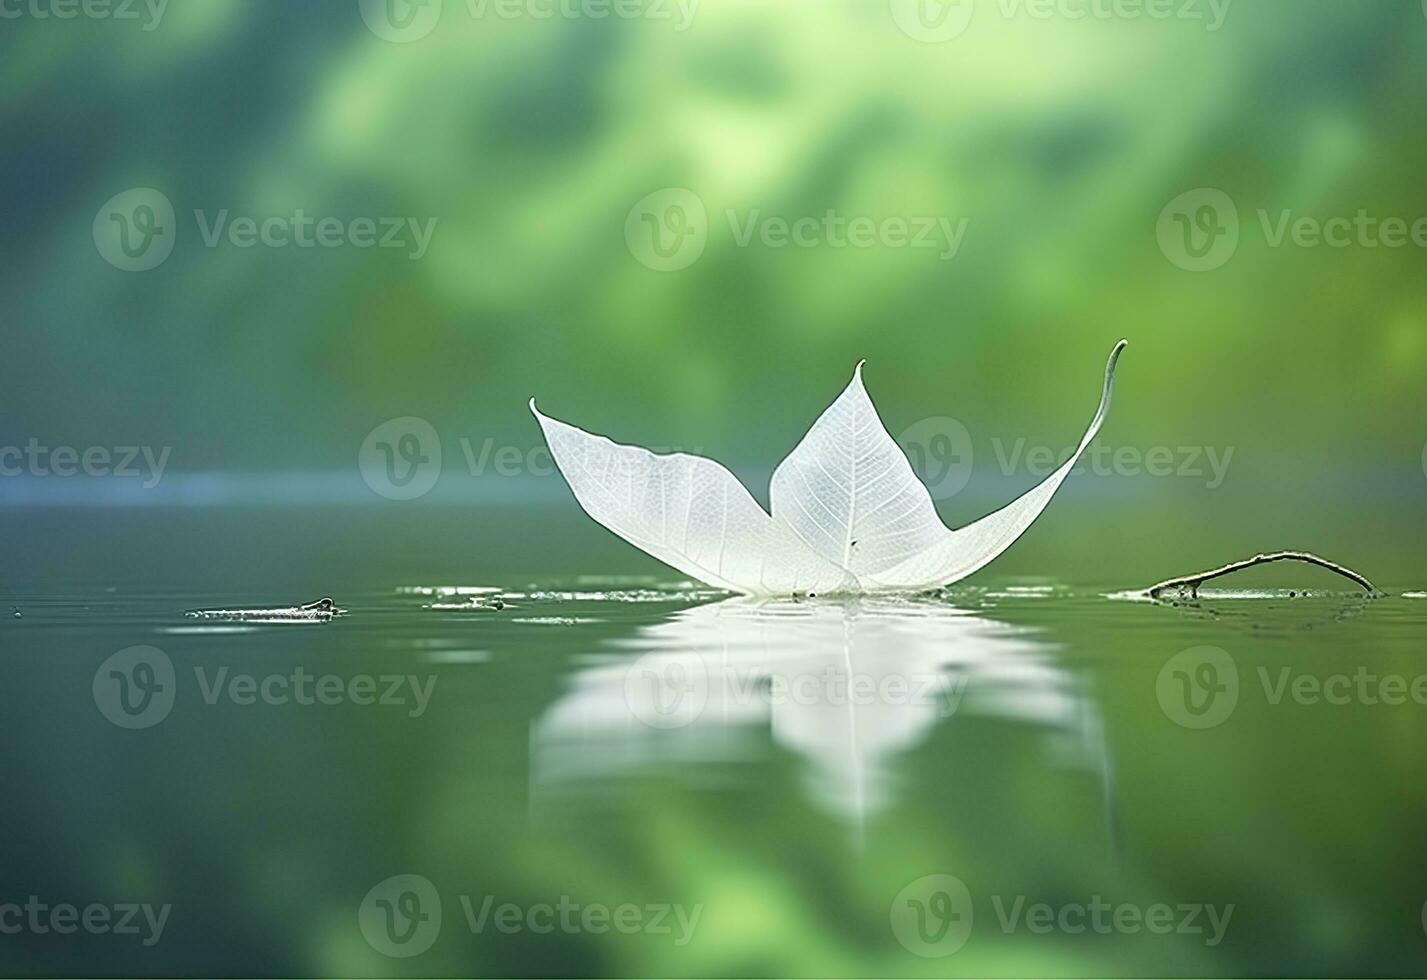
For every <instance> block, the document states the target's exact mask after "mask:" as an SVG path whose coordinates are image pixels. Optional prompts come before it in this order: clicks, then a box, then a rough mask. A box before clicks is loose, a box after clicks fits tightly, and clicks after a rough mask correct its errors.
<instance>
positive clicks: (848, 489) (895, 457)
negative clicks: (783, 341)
mask: <svg viewBox="0 0 1427 980" xmlns="http://www.w3.org/2000/svg"><path fill="white" fill-rule="evenodd" d="M770 502H771V504H772V508H773V516H774V518H776V519H777V520H780V521H786V522H787V524H788V526H789V527H791V528H792V529H793V531H794V533H796V534H797V535H798V537H799V538H801V539H802V540H803V541H804V542H806V543H807V545H808V547H810V548H812V549H813V550H814V551H816V552H817V553H818V554H820V555H822V556H823V557H824V558H826V559H827V560H828V561H831V562H834V563H836V564H838V565H841V566H842V567H843V568H846V569H848V570H849V571H851V572H852V573H853V574H854V575H855V576H857V577H858V579H860V580H862V579H864V578H865V579H866V580H865V581H864V582H863V584H864V585H866V584H867V582H868V581H873V582H875V581H876V578H877V576H878V573H880V572H884V571H886V570H887V569H889V568H892V567H894V566H896V565H899V564H900V563H902V562H904V561H905V560H906V559H907V557H908V556H909V555H914V554H917V553H919V552H921V551H924V550H926V549H928V548H933V547H935V546H936V545H937V544H939V543H940V541H941V540H942V538H943V537H944V536H945V535H946V533H947V531H946V527H945V526H944V525H943V524H942V523H941V519H940V518H938V517H937V513H936V507H935V506H934V505H933V504H932V498H931V495H930V494H929V493H927V488H926V487H925V486H923V485H922V482H921V481H920V480H918V479H917V475H916V473H914V472H913V471H912V464H911V463H909V462H908V461H907V456H906V454H905V453H904V452H902V447H901V446H898V445H897V443H896V442H895V441H894V440H893V439H892V437H891V436H890V435H888V434H887V430H886V428H885V427H884V426H883V425H882V420H881V418H879V417H878V415H877V409H875V408H874V407H873V406H872V401H871V399H869V398H868V397H867V389H866V388H864V387H863V385H862V365H861V364H859V365H857V370H856V371H855V372H854V373H853V377H852V382H851V383H850V384H849V385H848V386H847V388H846V389H845V390H844V391H843V393H842V394H841V395H839V396H838V399H837V401H835V402H833V403H832V405H830V406H829V407H828V409H827V411H825V412H823V414H822V416H821V417H820V418H819V419H818V420H817V421H816V422H815V423H813V427H812V428H811V429H809V430H808V434H807V435H806V436H804V437H803V440H802V442H800V443H798V446H797V448H796V449H794V450H793V451H792V452H791V453H790V454H789V455H788V458H787V459H785V460H783V462H782V463H781V464H780V465H779V466H778V469H777V470H775V471H774V473H773V486H772V491H771V493H770Z"/></svg>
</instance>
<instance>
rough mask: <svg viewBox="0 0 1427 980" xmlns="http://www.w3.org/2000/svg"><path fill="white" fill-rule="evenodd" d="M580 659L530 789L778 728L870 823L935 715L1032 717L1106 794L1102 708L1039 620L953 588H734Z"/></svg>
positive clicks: (697, 752)
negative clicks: (1020, 618)
mask: <svg viewBox="0 0 1427 980" xmlns="http://www.w3.org/2000/svg"><path fill="white" fill-rule="evenodd" d="M619 648H620V650H621V651H624V652H632V653H634V654H635V656H633V657H630V656H618V657H616V658H611V659H609V660H607V661H602V662H599V663H596V664H594V665H592V666H588V667H585V668H583V669H581V670H579V671H578V672H576V673H575V674H574V675H573V676H572V677H571V679H570V690H569V691H568V692H567V693H566V694H565V695H563V696H562V697H560V698H559V699H558V700H557V701H555V703H553V704H552V705H551V706H550V707H549V708H548V709H547V710H546V712H545V713H544V714H543V715H542V716H541V717H540V718H539V719H538V720H537V721H536V723H535V725H534V727H533V731H532V733H531V736H532V737H531V753H532V758H531V775H532V780H533V782H534V785H533V787H532V788H533V791H534V792H533V793H532V797H533V798H534V799H538V798H541V797H547V798H548V797H549V796H551V795H556V794H559V793H560V792H562V791H569V790H574V789H583V790H586V791H588V790H591V789H595V790H596V791H597V790H598V787H599V785H600V784H601V783H602V782H604V781H607V780H609V779H611V778H612V777H616V776H620V775H631V774H636V773H638V772H639V771H641V770H642V769H645V768H647V767H654V766H668V765H670V764H671V763H672V764H676V765H679V766H685V767H688V766H698V765H700V764H709V763H722V762H730V761H736V760H738V759H743V758H747V756H749V755H752V754H755V753H756V752H757V743H756V740H751V739H738V738H732V737H729V736H730V735H731V734H734V733H736V732H737V731H738V730H748V731H750V732H753V731H758V730H766V731H768V732H769V733H770V734H771V736H772V738H773V740H774V741H775V742H776V743H777V744H778V745H780V746H782V747H784V748H786V749H788V750H790V751H792V752H794V753H796V754H797V755H799V756H800V757H802V758H803V759H805V760H807V762H808V763H810V767H809V778H810V789H811V792H812V795H813V796H814V798H815V799H817V800H818V801H819V802H820V803H821V804H822V805H824V806H826V807H828V808H830V809H831V810H833V811H834V812H836V813H839V814H843V815H846V816H848V817H850V818H852V819H853V820H855V822H856V823H857V824H858V826H859V827H861V826H862V824H863V823H864V821H865V819H866V817H867V816H868V815H869V814H871V813H874V812H876V811H877V810H878V809H879V808H881V807H883V806H885V805H886V804H887V803H888V802H889V801H890V800H891V799H892V798H893V796H894V793H895V786H894V780H893V778H892V767H891V765H890V764H891V763H892V761H893V760H894V759H895V758H896V757H897V756H898V755H899V754H900V753H903V752H906V751H907V750H909V749H911V748H913V747H915V746H917V745H918V744H920V743H922V742H923V741H924V740H925V739H926V738H927V736H928V735H929V733H930V732H931V731H932V730H933V729H934V728H935V727H936V726H937V725H939V724H942V723H948V722H951V721H952V720H954V719H955V718H956V717H963V716H980V717H993V718H998V719H1005V720H1010V721H1014V722H1016V723H1018V724H1022V725H1027V726H1032V727H1033V728H1034V730H1035V731H1036V732H1037V733H1038V735H1039V736H1041V737H1042V738H1043V739H1044V740H1045V747H1046V749H1047V751H1048V752H1049V759H1050V761H1051V762H1052V763H1053V764H1056V765H1063V766H1072V767H1077V768H1084V769H1088V770H1090V771H1092V772H1093V773H1094V774H1095V775H1096V777H1097V778H1098V780H1099V781H1100V782H1101V784H1102V788H1103V790H1104V792H1105V793H1106V795H1107V805H1108V794H1109V789H1110V775H1109V773H1110V767H1109V764H1108V761H1107V759H1106V753H1105V749H1104V737H1103V730H1102V724H1101V719H1100V715H1099V712H1098V709H1097V708H1096V706H1095V705H1094V703H1093V702H1092V701H1091V700H1090V699H1089V698H1087V697H1086V696H1085V694H1084V693H1083V691H1082V685H1081V683H1080V681H1079V679H1078V678H1077V677H1076V675H1074V674H1072V673H1070V672H1068V671H1066V670H1065V669H1064V668H1062V667H1060V666H1059V665H1058V664H1057V663H1056V661H1055V660H1054V656H1053V648H1052V647H1051V646H1050V645H1048V644H1046V643H1044V642H1042V641H1040V640H1039V639H1037V638H1036V637H1035V636H1034V634H1032V633H1031V632H1029V631H1027V630H1024V629H1019V628H1016V627H1013V626H1009V625H1007V624H1005V623H1000V622H997V621H994V620H990V619H986V618H984V617H982V616H980V615H975V614H972V613H970V612H968V611H965V610H962V609H957V608H954V607H951V606H949V605H947V604H946V603H945V602H944V601H932V600H916V599H906V598H890V597H887V598H884V597H863V598H860V599H853V600H848V601H845V602H838V601H830V600H818V601H807V602H791V601H785V600H773V601H769V600H757V599H751V598H733V599H727V600H724V601H722V602H716V603H712V604H709V605H702V606H697V607H694V608H690V609H685V610H681V611H679V612H677V613H675V614H674V615H673V616H672V618H670V619H669V620H667V621H665V622H661V623H659V624H656V625H653V626H647V627H644V628H643V629H641V630H640V631H639V632H638V633H637V634H636V635H635V636H634V637H632V638H630V639H628V640H624V641H620V643H619Z"/></svg>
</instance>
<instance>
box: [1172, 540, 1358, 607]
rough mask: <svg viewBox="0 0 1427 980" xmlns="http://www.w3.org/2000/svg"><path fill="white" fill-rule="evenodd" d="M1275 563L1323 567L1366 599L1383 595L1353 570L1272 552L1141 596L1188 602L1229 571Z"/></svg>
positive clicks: (1296, 554) (1304, 554)
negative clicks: (1176, 596)
mask: <svg viewBox="0 0 1427 980" xmlns="http://www.w3.org/2000/svg"><path fill="white" fill-rule="evenodd" d="M1275 561H1301V562H1305V563H1307V564H1309V565H1317V566H1318V567H1319V568H1326V569H1328V571H1330V572H1336V573H1337V574H1339V575H1341V576H1343V577H1344V578H1346V579H1349V580H1351V581H1353V582H1356V583H1357V584H1358V585H1361V586H1362V587H1363V589H1364V590H1365V591H1366V592H1367V593H1368V595H1369V596H1372V597H1373V598H1377V597H1378V596H1382V595H1384V594H1385V593H1383V592H1379V591H1378V589H1377V587H1376V586H1374V585H1373V584H1372V583H1371V582H1369V581H1368V580H1367V579H1366V578H1365V577H1364V576H1362V575H1360V574H1358V573H1357V572H1355V571H1353V570H1352V569H1351V568H1348V567H1346V566H1344V565H1339V564H1337V563H1336V562H1331V561H1329V560H1328V559H1326V558H1320V557H1319V556H1317V555H1315V554H1312V553H1310V552H1307V551H1274V552H1270V553H1268V554H1260V555H1254V556H1253V557H1252V558H1245V559H1244V560H1243V561H1236V562H1231V563H1229V564H1228V565H1224V566H1222V567H1220V568H1214V569H1210V570H1209V571H1207V572H1200V573H1198V574H1197V575H1186V576H1184V577H1183V578H1172V579H1169V580H1167V581H1164V582H1160V583H1159V584H1158V585H1152V586H1150V587H1149V588H1148V589H1146V590H1145V594H1146V595H1148V596H1149V597H1150V598H1151V599H1159V598H1161V597H1162V596H1163V595H1164V593H1165V592H1168V591H1170V590H1178V591H1179V592H1180V594H1184V593H1185V592H1187V593H1188V595H1189V597H1190V598H1191V599H1194V598H1198V597H1199V586H1201V585H1203V584H1204V583H1205V582H1207V581H1209V580H1210V579H1215V578H1218V577H1219V576H1221V575H1228V574H1229V573H1230V572H1238V571H1242V570H1243V569H1245V568H1252V567H1254V566H1255V565H1267V564H1269V563H1270V562H1275Z"/></svg>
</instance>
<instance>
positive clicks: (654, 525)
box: [530, 398, 858, 594]
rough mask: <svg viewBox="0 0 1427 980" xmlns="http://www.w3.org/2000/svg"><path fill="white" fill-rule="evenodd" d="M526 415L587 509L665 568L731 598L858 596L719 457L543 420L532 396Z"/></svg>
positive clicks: (842, 574)
mask: <svg viewBox="0 0 1427 980" xmlns="http://www.w3.org/2000/svg"><path fill="white" fill-rule="evenodd" d="M530 410H531V412H533V413H534V415H535V418H536V419H537V420H538V421H539V422H540V427H541V428H542V429H543V430H544V432H545V441H546V443H547V444H548V445H549V447H550V452H551V455H552V456H554V458H555V463H556V464H557V465H558V466H559V467H560V472H561V473H562V474H564V476H565V479H566V481H568V483H569V484H570V489H571V490H573V491H574V493H575V498H576V499H577V500H578V501H579V502H580V506H581V507H583V508H584V509H585V513H587V514H589V515H590V516H591V517H593V518H594V519H595V520H596V521H598V522H599V523H600V524H603V525H604V526H605V527H607V528H609V529H610V530H611V531H613V532H614V533H615V534H617V535H619V536H620V537H621V538H624V539H625V540H626V541H628V542H629V543H630V544H633V545H634V546H635V547H637V548H640V549H642V550H644V551H646V552H648V553H649V554H651V555H653V556H654V557H655V558H658V559H659V560H660V561H662V562H664V563H665V564H666V565H670V566H672V567H673V568H676V569H678V570H679V571H681V572H683V573H684V574H685V575H688V576H690V577H691V578H694V579H697V580H698V581H700V582H704V583H706V584H708V585H712V586H714V587H716V588H721V589H729V590H731V591H734V592H749V593H759V594H772V593H780V594H789V593H793V592H817V593H825V592H850V591H857V590H858V584H857V582H856V580H855V579H854V578H853V577H852V576H851V575H849V574H848V573H847V572H846V571H845V570H844V569H842V568H840V567H839V566H837V565H836V564H834V563H831V562H828V561H826V560H824V559H823V558H821V557H819V556H818V555H817V554H816V553H814V552H813V551H812V550H811V549H809V548H808V547H806V546H805V545H804V544H803V543H802V542H800V541H799V540H798V539H797V537H796V536H795V535H793V533H792V532H791V531H790V530H789V529H788V527H787V526H786V525H784V524H781V523H779V522H776V521H774V520H773V518H772V517H770V516H769V515H768V514H767V512H765V511H764V510H763V508H762V507H760V506H758V502H757V501H755V500H754V499H753V497H752V496H751V495H750V494H749V492H748V491H747V490H746V489H745V488H744V486H743V484H741V483H739V482H738V480H737V479H736V478H735V477H734V475H733V474H732V473H730V472H729V471H728V470H727V469H725V468H724V467H723V466H721V465H719V464H718V463H716V462H714V461H713V460H711V459H705V458H703V457H702V456H691V455H689V454H687V453H674V454H672V455H658V454H655V453H652V452H650V451H649V450H647V449H641V448H640V447H638V446H622V445H619V444H618V443H615V442H612V441H610V440H609V439H606V438H605V437H603V436H596V435H591V434H590V433H588V432H585V431H584V430H582V429H578V428H576V427H574V426H572V425H567V424H566V423H564V422H561V421H559V420H558V419H552V418H549V417H548V416H545V415H542V414H541V413H540V411H539V409H537V408H536V407H535V400H534V399H533V398H532V399H531V401H530Z"/></svg>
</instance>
